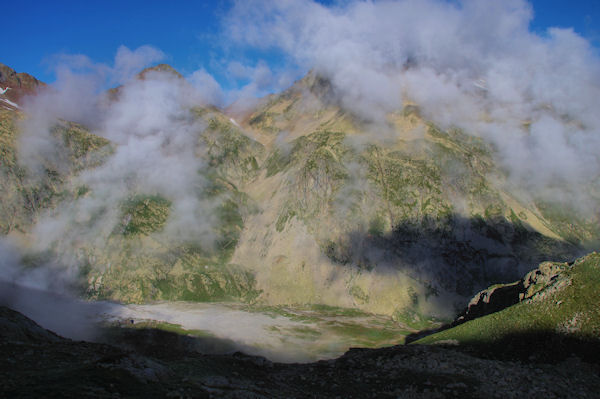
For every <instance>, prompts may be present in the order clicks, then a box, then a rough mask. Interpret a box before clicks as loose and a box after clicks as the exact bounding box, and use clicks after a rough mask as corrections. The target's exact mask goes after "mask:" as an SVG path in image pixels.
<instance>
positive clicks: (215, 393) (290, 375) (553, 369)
mask: <svg viewBox="0 0 600 399" xmlns="http://www.w3.org/2000/svg"><path fill="white" fill-rule="evenodd" d="M0 326H2V327H3V328H1V329H0V396H2V397H11V398H35V397H55V396H60V397H63V398H76V397H77V398H79V397H89V398H114V397H121V396H125V397H161V398H162V397H179V398H336V397H343V398H365V397H402V398H404V397H410V398H483V397H489V398H522V397H541V396H543V397H545V398H581V397H590V398H591V397H594V396H595V395H597V392H598V390H599V389H600V377H599V376H598V369H597V368H595V367H596V366H594V365H593V364H587V363H583V362H581V361H580V360H579V359H577V358H568V359H565V360H563V361H561V362H559V363H558V364H552V365H551V364H540V363H532V362H515V361H499V360H493V359H483V358H479V357H477V356H476V355H474V354H466V353H463V352H461V351H459V350H456V349H449V348H445V347H440V346H431V347H428V346H395V347H389V348H382V349H371V350H369V349H352V350H350V351H349V352H347V353H346V354H345V355H343V356H342V357H340V358H338V359H334V360H328V361H320V362H316V363H308V364H281V363H272V362H270V361H268V360H266V359H264V358H260V357H254V356H247V355H244V354H241V353H235V354H232V355H219V356H216V355H202V354H199V353H197V352H193V351H188V350H187V349H186V348H187V346H188V345H185V344H182V345H179V344H178V340H180V341H181V342H182V343H185V342H187V341H189V340H190V339H191V338H190V337H179V336H177V335H176V334H173V333H167V332H160V331H154V330H142V331H139V334H140V337H147V336H148V335H149V334H150V335H153V336H154V340H153V341H152V342H150V343H147V344H146V346H144V343H143V342H145V341H144V340H140V339H138V340H136V351H131V350H127V349H123V348H120V347H117V346H112V345H106V344H96V343H89V342H83V341H81V342H74V341H70V340H67V339H64V338H61V337H59V336H57V335H55V334H53V333H51V332H49V331H46V330H44V329H42V328H41V327H39V326H37V325H36V324H35V323H34V322H32V321H31V320H29V319H27V318H26V317H24V316H23V315H21V314H19V313H17V312H14V311H11V310H9V309H7V308H2V307H0ZM4 327H7V328H4ZM132 332H133V333H135V330H132ZM165 342H169V345H165V344H164V343H165ZM114 344H117V345H119V342H114Z"/></svg>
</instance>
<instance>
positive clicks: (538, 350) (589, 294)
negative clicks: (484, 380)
mask: <svg viewBox="0 0 600 399" xmlns="http://www.w3.org/2000/svg"><path fill="white" fill-rule="evenodd" d="M599 288H600V255H598V254H597V253H595V252H594V253H591V254H589V255H587V256H585V257H583V258H580V259H577V260H576V261H574V262H571V263H558V262H544V263H542V264H540V266H539V267H538V268H537V269H534V270H532V271H531V272H529V273H527V275H526V276H524V277H523V278H522V279H521V280H519V281H517V282H515V283H512V284H496V285H494V286H492V287H490V288H488V289H486V290H484V291H482V292H480V293H478V294H477V295H475V296H474V297H473V299H472V300H471V302H470V303H469V305H468V307H467V309H466V310H465V311H464V312H463V313H462V314H461V315H459V316H458V318H457V319H456V320H455V321H454V323H452V325H450V326H447V327H452V328H449V329H446V330H443V331H441V332H437V333H434V334H431V335H429V336H427V337H425V338H422V339H420V340H417V341H415V342H416V343H420V344H435V343H452V344H454V345H461V346H465V347H470V348H476V350H480V351H483V352H486V353H489V354H491V355H493V356H497V357H502V356H503V355H506V354H513V355H514V354H515V353H518V354H519V355H520V356H522V357H527V358H532V359H544V360H548V359H556V358H564V357H565V356H569V355H570V354H577V355H578V356H580V357H581V358H583V359H587V360H588V361H592V362H595V361H596V359H598V356H599V355H600V345H599V341H598V337H599V336H600V334H599V333H600V312H599V309H598V306H597V304H598V301H599V300H600V292H599ZM447 327H446V328H447Z"/></svg>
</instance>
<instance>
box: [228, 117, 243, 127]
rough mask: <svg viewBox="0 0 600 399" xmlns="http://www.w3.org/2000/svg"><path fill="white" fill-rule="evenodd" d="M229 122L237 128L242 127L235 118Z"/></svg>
mask: <svg viewBox="0 0 600 399" xmlns="http://www.w3.org/2000/svg"><path fill="white" fill-rule="evenodd" d="M229 121H230V122H231V123H233V124H234V125H236V126H237V127H240V125H239V124H238V123H237V122H236V121H235V119H233V118H229Z"/></svg>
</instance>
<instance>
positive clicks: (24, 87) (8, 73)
mask: <svg viewBox="0 0 600 399" xmlns="http://www.w3.org/2000/svg"><path fill="white" fill-rule="evenodd" d="M0 86H2V89H5V88H7V87H9V88H10V90H8V91H7V92H6V93H4V95H3V96H2V99H8V100H10V101H12V102H13V103H19V101H20V100H21V98H23V97H24V96H27V95H31V94H35V93H37V92H38V91H39V90H40V89H42V88H44V87H45V86H46V84H45V83H44V82H41V81H39V80H37V79H36V78H34V77H33V76H31V75H29V74H27V73H24V72H19V73H17V72H16V71H15V70H14V69H12V68H10V67H9V66H7V65H4V64H2V63H0ZM2 105H3V106H4V107H5V106H6V105H5V104H2Z"/></svg>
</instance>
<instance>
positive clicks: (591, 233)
mask: <svg viewBox="0 0 600 399" xmlns="http://www.w3.org/2000/svg"><path fill="white" fill-rule="evenodd" d="M330 90H331V88H330V87H329V85H328V83H327V81H325V80H323V79H320V78H318V77H316V76H315V75H314V74H309V75H308V76H307V77H306V78H304V79H302V80H301V81H299V82H297V83H296V85H294V86H293V87H292V88H290V89H288V90H287V91H286V92H284V93H283V94H281V95H279V96H275V95H274V96H271V97H269V98H267V99H266V100H265V101H264V103H263V104H261V105H260V106H259V107H258V108H257V110H256V111H254V112H253V113H251V114H250V115H249V116H247V117H246V118H245V120H244V121H245V126H246V127H247V128H248V129H249V130H250V134H251V135H253V137H257V138H258V139H259V140H261V142H263V143H264V144H265V145H266V147H267V156H266V160H265V162H264V168H263V169H264V170H263V172H262V175H261V176H260V177H259V178H258V179H257V180H256V182H255V183H254V184H252V185H250V186H248V190H247V192H248V194H249V195H250V197H252V198H254V199H255V200H256V202H257V203H258V204H259V206H260V211H259V212H258V213H257V214H255V215H252V216H250V217H249V218H248V219H247V220H246V227H245V229H244V230H243V232H242V236H241V239H240V244H239V246H238V248H237V250H236V252H235V254H234V260H235V262H236V263H244V264H245V265H247V266H249V267H250V268H251V269H252V270H254V272H255V274H256V276H257V283H258V288H259V289H261V290H262V291H263V294H262V295H261V297H260V299H262V300H265V301H267V302H271V303H282V302H283V303H304V302H323V303H330V304H335V305H338V306H355V307H360V308H362V309H365V310H368V311H373V312H381V313H386V314H394V315H396V316H397V317H398V318H403V319H407V318H418V317H419V314H428V313H430V312H433V313H435V312H436V311H439V310H443V311H446V312H448V311H449V308H451V307H452V302H453V301H456V306H460V305H459V303H460V301H461V299H460V297H462V296H469V295H471V294H472V293H473V292H475V291H477V290H478V289H481V288H483V287H484V286H487V285H489V284H490V283H492V282H496V281H509V280H511V279H516V278H518V276H519V275H522V273H524V272H525V271H527V270H529V269H531V268H532V267H535V265H536V264H537V263H538V262H540V261H542V260H545V259H568V258H569V257H572V256H574V254H575V253H577V251H578V247H579V246H581V245H584V244H585V242H586V240H590V239H591V238H594V239H596V238H597V237H598V232H597V226H593V225H591V224H586V223H585V222H583V221H578V220H577V219H576V218H570V219H569V221H568V223H567V221H566V220H561V219H560V218H559V217H555V218H552V217H551V216H553V215H551V214H550V213H549V212H547V209H546V208H542V207H541V206H540V204H541V201H535V200H530V201H524V200H522V199H521V198H523V196H520V195H518V193H511V192H510V189H509V185H508V184H507V182H506V178H505V176H504V175H503V172H502V171H501V170H500V168H499V167H498V165H497V164H496V163H495V161H494V150H493V148H492V147H491V146H489V145H487V144H486V143H485V142H483V141H482V140H481V139H478V138H475V137H473V136H470V135H468V134H466V133H465V132H462V131H460V130H448V131H444V130H442V129H439V128H438V127H436V126H435V125H434V124H432V123H430V122H428V121H426V120H424V119H422V118H421V117H420V115H419V110H418V107H416V106H414V105H407V106H406V107H405V108H404V110H402V111H399V112H397V113H395V114H391V115H388V120H387V123H385V124H379V125H377V124H373V123H368V122H366V121H361V120H360V118H357V117H355V116H353V115H352V114H350V113H349V112H346V111H344V110H343V109H342V108H341V107H340V106H339V104H337V103H336V102H335V101H334V100H333V98H334V96H332V95H331V94H330ZM549 202H550V201H549ZM563 212H564V213H565V214H569V212H570V211H568V210H566V211H563ZM573 215H574V211H573ZM569 226H571V227H569ZM566 230H569V233H566Z"/></svg>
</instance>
